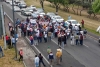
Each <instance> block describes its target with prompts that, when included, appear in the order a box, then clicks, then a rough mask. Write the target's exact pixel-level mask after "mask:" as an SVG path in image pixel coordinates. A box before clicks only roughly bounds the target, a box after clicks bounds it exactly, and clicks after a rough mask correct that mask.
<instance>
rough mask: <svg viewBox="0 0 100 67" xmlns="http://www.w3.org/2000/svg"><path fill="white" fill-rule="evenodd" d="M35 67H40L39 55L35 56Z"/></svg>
mask: <svg viewBox="0 0 100 67" xmlns="http://www.w3.org/2000/svg"><path fill="white" fill-rule="evenodd" d="M34 61H35V67H39V57H38V56H37V55H35V59H34Z"/></svg>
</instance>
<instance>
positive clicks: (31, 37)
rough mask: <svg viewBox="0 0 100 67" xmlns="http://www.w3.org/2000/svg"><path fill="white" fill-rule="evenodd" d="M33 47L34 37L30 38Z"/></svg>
mask: <svg viewBox="0 0 100 67" xmlns="http://www.w3.org/2000/svg"><path fill="white" fill-rule="evenodd" d="M30 41H31V45H33V36H32V35H31V36H30Z"/></svg>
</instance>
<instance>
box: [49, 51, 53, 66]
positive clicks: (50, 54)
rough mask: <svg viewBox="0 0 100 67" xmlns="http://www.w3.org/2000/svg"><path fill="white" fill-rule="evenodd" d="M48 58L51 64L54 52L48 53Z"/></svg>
mask: <svg viewBox="0 0 100 67" xmlns="http://www.w3.org/2000/svg"><path fill="white" fill-rule="evenodd" d="M48 59H49V61H50V64H51V65H53V60H54V54H53V53H52V52H50V53H49V55H48Z"/></svg>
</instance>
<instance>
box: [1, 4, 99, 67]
mask: <svg viewBox="0 0 100 67" xmlns="http://www.w3.org/2000/svg"><path fill="white" fill-rule="evenodd" d="M0 4H3V7H4V10H5V12H6V13H7V14H8V15H9V16H10V17H11V18H13V17H12V10H11V8H10V6H9V5H6V4H5V3H0ZM15 18H19V19H21V20H22V19H24V18H25V17H23V16H21V15H20V14H19V13H15ZM8 22H9V21H8ZM56 43H57V39H56V38H55V39H53V40H52V42H49V43H41V44H39V46H37V48H38V49H39V50H40V51H41V53H43V55H44V56H45V57H47V53H46V49H47V47H48V46H50V48H51V49H52V51H53V52H54V54H55V52H56V49H57V48H58V46H57V44H56ZM99 52H100V47H99V46H98V43H97V41H96V40H95V39H94V38H92V37H87V39H85V40H84V45H83V46H71V45H70V40H69V41H68V45H67V46H66V47H65V49H64V50H63V62H62V64H61V65H60V66H57V65H56V64H55V65H54V67H70V66H73V67H84V66H85V67H100V53H99Z"/></svg>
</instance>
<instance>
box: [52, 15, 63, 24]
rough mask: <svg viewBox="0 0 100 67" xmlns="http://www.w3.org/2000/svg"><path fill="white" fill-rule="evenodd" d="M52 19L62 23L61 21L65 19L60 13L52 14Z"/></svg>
mask: <svg viewBox="0 0 100 67" xmlns="http://www.w3.org/2000/svg"><path fill="white" fill-rule="evenodd" d="M51 19H52V21H56V22H58V23H61V22H63V21H64V19H63V18H62V17H61V16H59V15H56V16H52V17H51Z"/></svg>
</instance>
